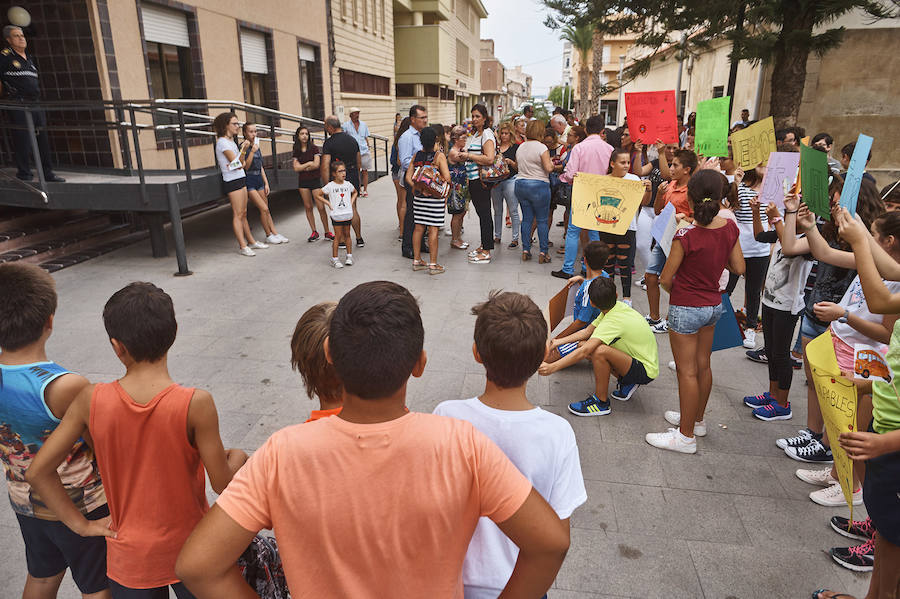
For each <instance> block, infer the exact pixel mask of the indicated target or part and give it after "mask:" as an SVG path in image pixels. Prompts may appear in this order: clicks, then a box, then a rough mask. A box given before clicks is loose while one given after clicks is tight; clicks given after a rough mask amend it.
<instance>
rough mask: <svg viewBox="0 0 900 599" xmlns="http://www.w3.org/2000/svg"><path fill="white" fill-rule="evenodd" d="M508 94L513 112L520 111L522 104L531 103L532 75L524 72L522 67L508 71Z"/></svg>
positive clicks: (515, 67)
mask: <svg viewBox="0 0 900 599" xmlns="http://www.w3.org/2000/svg"><path fill="white" fill-rule="evenodd" d="M506 92H507V94H508V95H509V104H510V108H511V109H512V110H519V109H520V108H521V107H522V104H525V103H527V102H531V75H529V74H528V73H525V72H524V71H522V67H521V66H514V67H513V68H511V69H507V70H506Z"/></svg>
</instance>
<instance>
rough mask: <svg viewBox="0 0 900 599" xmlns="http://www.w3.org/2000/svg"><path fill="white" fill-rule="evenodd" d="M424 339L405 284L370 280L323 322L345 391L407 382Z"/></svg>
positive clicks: (388, 389)
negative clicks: (326, 323) (329, 320)
mask: <svg viewBox="0 0 900 599" xmlns="http://www.w3.org/2000/svg"><path fill="white" fill-rule="evenodd" d="M423 131H424V130H423ZM424 340H425V330H424V328H423V327H422V317H421V315H420V314H419V305H418V304H417V303H416V299H415V298H414V297H413V296H412V294H411V293H410V292H409V290H408V289H406V288H405V287H403V286H401V285H398V284H396V283H392V282H390V281H370V282H368V283H362V284H361V285H357V286H356V287H354V288H353V289H351V290H350V291H348V292H347V293H346V295H344V297H342V298H341V301H340V302H338V305H337V308H335V311H334V314H333V315H332V317H331V325H330V326H329V328H328V356H329V358H330V361H331V363H332V364H333V365H334V368H335V370H336V371H337V374H338V377H339V378H340V380H341V382H342V383H343V384H344V389H345V390H346V391H347V393H349V394H352V395H355V396H357V397H359V398H361V399H381V398H384V397H389V396H390V395H392V394H393V393H395V392H397V391H398V390H399V389H400V388H401V387H403V386H404V385H405V384H406V381H407V380H408V379H409V377H410V375H411V374H413V372H414V369H415V368H416V365H417V364H418V363H419V361H420V359H421V358H422V346H423V344H424Z"/></svg>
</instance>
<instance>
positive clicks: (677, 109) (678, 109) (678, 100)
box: [675, 33, 687, 124]
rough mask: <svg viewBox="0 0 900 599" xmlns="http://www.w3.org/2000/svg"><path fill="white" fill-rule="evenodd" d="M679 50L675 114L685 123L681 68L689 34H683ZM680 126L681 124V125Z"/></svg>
mask: <svg viewBox="0 0 900 599" xmlns="http://www.w3.org/2000/svg"><path fill="white" fill-rule="evenodd" d="M679 46H680V47H679V49H678V79H676V80H675V103H676V106H675V113H676V114H677V115H678V118H679V120H680V121H681V123H683V122H684V115H683V114H681V67H682V66H683V65H684V58H685V56H684V55H685V53H686V49H687V33H682V34H681V44H679ZM679 124H680V123H679Z"/></svg>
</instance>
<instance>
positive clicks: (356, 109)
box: [347, 106, 359, 114]
mask: <svg viewBox="0 0 900 599" xmlns="http://www.w3.org/2000/svg"><path fill="white" fill-rule="evenodd" d="M354 112H359V108H357V107H356V106H351V107H350V111H349V112H348V113H347V114H353V113H354Z"/></svg>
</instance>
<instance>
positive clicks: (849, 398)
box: [806, 150, 856, 520]
mask: <svg viewBox="0 0 900 599" xmlns="http://www.w3.org/2000/svg"><path fill="white" fill-rule="evenodd" d="M813 152H818V150H813ZM818 153H819V154H822V156H824V155H825V154H824V153H823V152H818ZM806 359H807V360H808V361H809V367H810V370H811V371H812V375H813V383H814V384H815V387H816V395H817V396H818V398H819V407H820V408H821V409H822V416H823V417H824V418H825V430H827V431H828V438H829V439H831V453H832V455H833V456H834V466H835V469H836V470H837V479H838V482H840V483H841V490H842V491H843V492H844V499H845V500H846V501H847V505H848V506H850V519H851V520H852V519H853V486H854V485H853V461H852V460H851V459H850V456H848V455H847V452H846V451H844V450H843V449H842V448H841V445H840V443H838V441H837V440H838V438H839V437H840V435H841V433H842V432H845V431H854V430H856V385H854V384H853V383H852V382H851V381H848V380H847V379H845V378H842V377H841V369H840V367H839V366H838V363H837V357H836V356H835V355H834V345H833V344H832V340H831V331H825V332H824V333H822V334H821V335H819V336H818V337H816V338H815V339H813V340H812V341H810V342H809V344H808V345H807V346H806Z"/></svg>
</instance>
